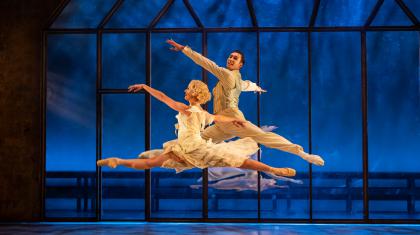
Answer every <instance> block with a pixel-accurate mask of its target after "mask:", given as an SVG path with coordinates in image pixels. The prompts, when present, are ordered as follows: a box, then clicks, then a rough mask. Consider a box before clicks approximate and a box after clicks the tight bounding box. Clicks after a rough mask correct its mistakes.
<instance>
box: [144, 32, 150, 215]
mask: <svg viewBox="0 0 420 235" xmlns="http://www.w3.org/2000/svg"><path fill="white" fill-rule="evenodd" d="M150 45H151V31H150V30H148V31H147V33H146V53H145V56H146V85H149V86H150V85H151V82H152V81H151V68H152V66H151V64H152V63H151V49H150ZM145 102H146V105H145V107H146V112H145V118H144V120H145V123H144V124H145V130H146V131H145V147H146V150H150V146H151V138H150V133H151V128H150V126H151V123H150V121H151V98H150V94H146V98H145ZM144 180H145V187H146V189H145V190H144V191H145V194H146V195H145V197H144V198H145V200H144V203H145V205H144V208H145V220H146V221H150V218H151V211H150V202H151V198H150V197H151V171H150V169H148V170H145V179H144Z"/></svg>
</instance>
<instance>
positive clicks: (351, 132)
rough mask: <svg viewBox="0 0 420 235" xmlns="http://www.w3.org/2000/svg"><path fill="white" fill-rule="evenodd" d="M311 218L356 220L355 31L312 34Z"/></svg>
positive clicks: (359, 196)
mask: <svg viewBox="0 0 420 235" xmlns="http://www.w3.org/2000/svg"><path fill="white" fill-rule="evenodd" d="M311 39H312V40H311V48H312V57H311V60H312V97H311V100H312V152H313V153H315V154H319V155H321V156H322V157H323V158H324V160H325V166H324V167H317V166H313V175H312V178H313V192H312V199H313V202H312V203H313V204H312V205H313V207H312V210H313V218H317V219H320V218H322V219H325V218H329V219H332V218H345V219H356V218H362V215H363V193H362V191H363V190H362V187H363V177H362V168H363V167H362V162H363V161H362V122H361V120H362V108H361V104H362V103H361V60H360V58H361V46H360V45H361V44H360V41H361V40H360V33H356V32H354V33H353V32H352V33H343V32H337V33H313V34H312V38H311Z"/></svg>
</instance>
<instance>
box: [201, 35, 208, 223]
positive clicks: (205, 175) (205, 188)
mask: <svg viewBox="0 0 420 235" xmlns="http://www.w3.org/2000/svg"><path fill="white" fill-rule="evenodd" d="M201 37H202V40H201V50H202V54H203V56H205V57H207V32H205V31H204V30H203V32H202V33H201ZM201 76H202V81H203V82H204V83H206V84H208V77H207V71H206V70H205V69H204V68H202V69H201ZM204 108H205V109H206V110H208V103H206V104H205V105H204ZM208 173H209V172H208V168H206V169H203V171H202V174H203V175H202V177H203V181H202V187H203V191H202V193H203V195H202V200H203V201H202V210H203V211H202V219H203V220H204V221H206V220H207V219H208V217H209V202H208V193H209V184H208V183H209V177H208Z"/></svg>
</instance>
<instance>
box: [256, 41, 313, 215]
mask: <svg viewBox="0 0 420 235" xmlns="http://www.w3.org/2000/svg"><path fill="white" fill-rule="evenodd" d="M307 35H308V34H307V33H261V35H260V40H261V41H260V42H261V43H260V45H261V49H260V51H261V54H260V55H261V68H260V69H261V86H262V87H263V88H265V89H267V93H263V94H262V95H261V125H275V126H277V127H278V128H277V129H275V130H274V132H275V133H277V134H279V135H281V136H283V137H285V138H286V139H288V140H289V141H291V142H293V143H296V144H299V145H301V146H302V147H303V148H304V149H308V133H309V130H308V48H307V44H308V36H307ZM261 159H262V161H263V162H264V163H267V164H269V165H272V166H275V167H291V168H294V169H296V171H297V176H296V177H294V178H296V179H300V180H303V182H304V184H289V183H287V184H289V186H290V187H289V188H274V189H270V190H265V191H262V192H261V197H262V201H261V205H262V211H261V217H262V218H267V219H278V218H284V219H286V218H287V219H290V218H299V219H304V218H309V187H308V185H309V178H308V170H309V167H308V164H307V163H306V161H304V160H302V159H301V158H300V157H297V156H295V155H292V154H289V153H286V152H283V151H279V150H276V149H271V148H266V147H263V146H262V152H261ZM287 184H286V183H285V182H283V181H277V185H287Z"/></svg>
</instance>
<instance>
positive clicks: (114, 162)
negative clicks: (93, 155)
mask: <svg viewBox="0 0 420 235" xmlns="http://www.w3.org/2000/svg"><path fill="white" fill-rule="evenodd" d="M118 160H119V159H118V158H116V157H110V158H105V159H102V160H99V161H97V162H96V165H98V166H107V167H111V168H115V167H117V166H118Z"/></svg>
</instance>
